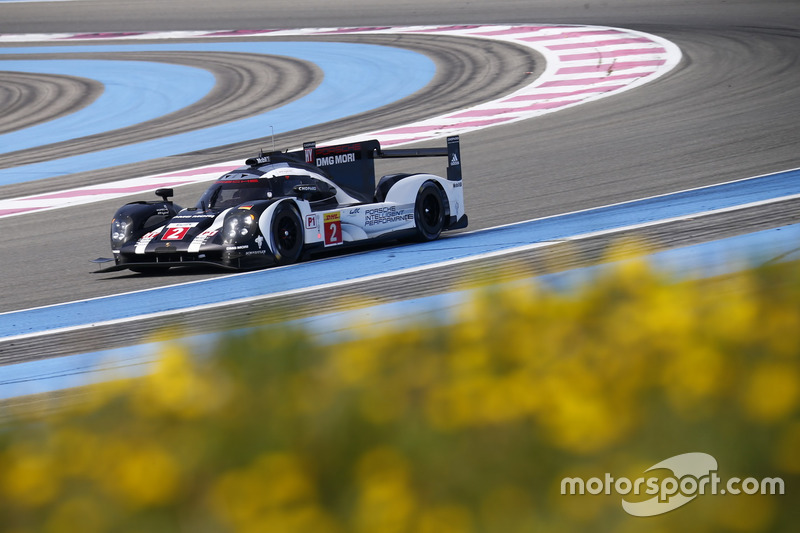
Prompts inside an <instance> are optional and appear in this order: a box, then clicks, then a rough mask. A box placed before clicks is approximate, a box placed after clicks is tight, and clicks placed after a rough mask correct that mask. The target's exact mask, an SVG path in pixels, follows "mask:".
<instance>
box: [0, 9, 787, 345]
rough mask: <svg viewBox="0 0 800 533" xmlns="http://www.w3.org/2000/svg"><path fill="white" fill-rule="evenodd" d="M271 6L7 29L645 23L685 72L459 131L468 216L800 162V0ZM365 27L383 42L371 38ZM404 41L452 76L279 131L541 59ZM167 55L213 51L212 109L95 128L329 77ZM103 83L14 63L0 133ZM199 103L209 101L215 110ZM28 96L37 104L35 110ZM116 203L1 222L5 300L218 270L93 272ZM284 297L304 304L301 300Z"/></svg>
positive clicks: (418, 101) (515, 213) (447, 101)
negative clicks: (280, 78) (275, 78)
mask: <svg viewBox="0 0 800 533" xmlns="http://www.w3.org/2000/svg"><path fill="white" fill-rule="evenodd" d="M165 4H166V5H165ZM270 5H271V6H272V10H271V11H269V12H265V8H264V6H263V3H262V2H256V1H255V0H252V1H250V0H245V1H241V0H240V1H238V2H232V3H228V4H226V5H225V7H224V8H223V7H221V5H217V4H215V3H212V2H189V1H188V0H179V1H174V2H169V3H163V2H162V3H158V2H152V3H151V2H137V3H128V2H120V1H115V0H96V1H72V2H59V3H41V4H39V3H30V4H28V3H11V4H7V3H2V2H0V33H31V32H33V33H47V32H99V31H150V30H176V29H177V30H181V29H255V28H269V27H272V28H291V27H330V26H369V25H382V26H393V25H412V24H457V23H509V22H513V23H518V24H519V23H576V24H577V23H580V24H599V25H608V26H616V27H625V28H630V29H634V30H641V31H645V32H648V33H652V34H655V35H659V36H661V37H664V38H666V39H668V40H670V41H672V42H673V43H675V44H677V45H678V46H679V47H680V48H681V51H682V52H683V60H682V62H681V63H680V65H678V67H677V68H676V69H674V70H673V71H672V72H670V73H669V74H668V75H666V76H664V77H662V78H660V79H659V80H657V81H655V82H651V83H648V84H646V85H644V86H643V87H640V88H638V89H636V90H633V91H629V92H626V93H625V94H622V95H619V96H615V97H611V98H606V99H603V100H601V101H598V102H595V103H591V104H585V105H581V106H578V107H576V108H572V109H567V110H563V111H559V112H557V113H553V114H550V115H545V116H542V117H538V118H536V119H533V120H528V121H523V122H518V123H515V124H513V125H509V126H498V127H494V128H489V129H485V130H481V131H479V132H475V133H471V134H467V135H464V136H462V156H463V160H464V165H465V184H466V186H465V194H466V202H467V207H468V212H469V215H470V229H478V228H486V227H492V226H496V225H500V224H506V223H512V222H517V221H522V220H529V219H532V218H538V217H542V216H549V215H555V214H559V213H564V212H569V211H575V210H579V209H587V208H591V207H596V206H601V205H606V204H611V203H617V202H622V201H627V200H634V199H636V198H641V197H647V196H652V195H657V194H665V193H668V192H672V191H675V190H681V189H687V188H691V187H698V186H702V185H708V184H713V183H719V182H723V181H729V180H732V179H738V178H744V177H748V176H753V175H759V174H765V173H769V172H776V171H780V170H785V169H789V168H797V167H800V151H798V146H800V127H799V126H798V124H797V119H798V117H800V55H799V54H800V3H798V2H794V1H786V2H767V3H765V2H758V1H750V2H725V1H723V0H716V1H711V0H709V1H698V2H690V3H687V2H682V1H677V0H676V1H663V0H662V1H649V0H648V1H634V2H629V1H622V0H618V1H611V2H603V3H602V4H601V3H597V4H595V3H586V2H574V1H555V0H553V1H538V2H508V1H500V2H495V1H493V2H481V3H472V2H470V3H467V2H445V1H427V2H422V1H417V0H410V1H405V2H381V1H379V2H365V1H362V0H356V1H353V2H349V3H348V7H347V8H346V9H343V8H342V7H341V6H340V7H336V6H335V5H333V4H332V3H325V2H317V1H316V0H312V1H309V2H305V3H304V4H303V5H302V6H298V5H296V4H292V3H288V2H282V1H276V2H271V3H270ZM351 39H356V40H358V39H365V40H366V41H361V42H376V41H374V40H373V39H375V38H374V37H363V36H362V37H358V38H353V37H351ZM392 44H394V45H395V46H407V47H409V48H411V49H413V50H418V51H423V52H424V53H427V54H428V55H429V56H431V57H432V58H433V59H434V60H435V61H436V63H437V71H438V74H437V77H436V78H435V79H434V82H433V83H432V84H431V85H430V86H429V87H428V89H427V90H426V91H423V92H422V93H421V94H418V95H415V96H414V97H412V98H410V99H407V100H405V101H402V102H400V103H398V104H397V105H395V106H389V107H387V108H386V109H382V110H381V111H380V113H377V114H371V115H370V116H360V117H356V118H354V119H352V120H348V121H337V122H336V123H332V124H328V125H324V126H323V127H321V128H315V130H314V131H313V132H310V131H306V132H302V131H301V132H297V133H295V134H292V135H288V136H286V137H284V138H283V139H281V142H282V143H286V144H287V145H288V146H297V145H299V143H300V142H301V141H303V140H307V138H308V136H309V135H312V138H317V139H319V138H333V137H336V136H339V135H342V134H347V133H354V132H357V131H363V130H365V129H374V128H376V127H381V126H390V125H392V124H394V123H397V122H396V121H397V120H398V119H399V118H402V122H403V123H405V122H408V120H407V119H408V117H409V114H413V113H419V114H420V116H425V115H426V114H428V113H430V112H431V111H432V110H436V111H437V113H438V112H440V111H446V110H448V109H455V108H458V107H463V106H465V105H468V104H469V103H470V102H469V100H470V99H471V98H472V99H474V100H475V101H479V100H482V99H486V98H487V97H490V96H491V95H492V94H503V93H504V92H508V91H509V90H511V89H512V88H514V87H516V86H517V85H518V84H520V83H522V82H524V81H525V79H524V78H525V76H526V75H528V74H526V73H527V72H532V71H533V72H535V71H536V69H537V68H541V65H540V64H537V58H535V57H530V56H529V55H527V54H523V53H521V52H520V51H519V50H518V49H515V48H514V47H512V46H505V45H502V44H491V45H490V44H488V43H483V44H482V46H484V47H485V48H477V47H467V46H463V45H462V43H461V42H460V41H458V40H455V39H451V40H448V41H442V42H440V41H432V40H431V39H424V38H419V37H411V36H409V38H408V39H406V38H405V37H404V38H402V39H399V38H395V39H394V40H393V43H392ZM162 59H163V58H162ZM168 60H169V61H172V62H176V63H180V64H191V63H192V62H197V61H199V62H201V63H202V64H203V65H204V67H205V68H209V69H212V70H214V72H215V74H217V75H218V80H219V82H218V83H220V84H221V85H220V89H219V90H217V91H216V93H215V96H214V97H213V98H212V96H211V95H209V97H208V98H209V100H206V101H205V102H203V105H202V106H200V105H198V107H196V108H195V109H187V110H185V111H184V112H182V113H181V114H176V115H177V116H170V117H168V119H167V121H166V122H163V123H158V122H157V123H155V124H150V125H149V126H152V128H137V127H132V128H130V129H128V130H127V131H124V132H115V133H112V134H109V135H105V136H100V137H98V138H94V139H91V140H90V142H94V143H101V144H102V143H119V142H129V139H128V136H130V138H136V137H137V136H139V137H141V136H148V135H152V134H153V132H154V131H156V130H158V131H165V130H169V131H172V128H187V127H193V126H192V125H193V123H194V122H195V121H207V122H213V121H217V120H226V119H227V113H236V109H237V107H238V106H237V105H236V100H235V99H233V98H232V97H231V98H229V97H228V96H227V95H231V94H235V95H236V99H239V98H242V99H244V100H247V99H249V101H250V102H251V103H252V102H257V103H258V104H257V105H265V106H270V105H276V106H277V105H281V102H284V101H286V98H291V92H292V91H291V90H289V91H288V92H286V91H285V92H283V93H282V92H281V90H280V89H285V88H287V87H291V88H293V89H294V90H298V88H300V87H311V86H313V83H315V80H316V79H317V78H316V77H315V72H314V68H313V67H312V66H309V65H307V64H303V63H301V62H291V61H287V62H284V63H282V64H280V65H278V64H277V62H276V63H275V64H274V65H270V66H275V67H276V68H283V69H284V71H283V72H285V73H286V82H287V83H286V85H285V86H282V87H281V88H278V90H277V94H275V95H274V96H275V99H274V100H272V99H271V98H267V99H266V100H265V99H263V98H260V97H259V94H257V93H254V92H252V91H251V90H249V88H251V87H252V86H253V83H252V81H253V80H254V79H256V78H255V77H257V76H258V75H259V74H258V72H259V71H260V70H259V69H258V68H250V66H249V65H247V62H244V64H242V63H238V64H237V62H236V61H231V58H229V57H224V54H216V55H213V57H212V56H211V55H210V56H208V57H190V56H181V57H177V56H176V57H170V58H168ZM262 60H264V59H263V58H262ZM266 61H269V59H267V60H266ZM487 69H489V71H488V72H487ZM43 82H44V83H43ZM97 91H98V88H97V87H96V86H93V84H92V83H91V82H87V81H86V80H80V79H74V78H69V77H52V76H47V77H46V79H42V78H41V77H37V76H32V75H27V76H26V75H14V76H7V75H6V73H3V75H2V78H0V97H3V98H4V99H5V98H8V101H10V102H11V103H12V105H11V111H12V112H11V113H4V115H3V117H0V131H9V129H15V128H19V127H24V126H26V125H31V124H32V123H35V122H37V121H39V122H40V121H42V120H44V119H45V117H46V116H47V115H48V113H49V114H50V116H57V115H59V114H64V113H69V112H71V111H72V110H74V109H77V108H80V106H83V105H87V104H88V103H89V102H90V101H91V100H92V99H93V98H95V97H96V95H97ZM54 94H58V95H60V96H57V97H56V96H54ZM281 94H282V95H283V96H281ZM7 95H8V96H7ZM203 107H205V108H206V109H208V112H206V113H204V112H202V111H203ZM21 109H35V110H36V112H35V113H33V112H32V113H25V112H21ZM239 109H241V108H239ZM259 142H261V143H268V142H269V141H268V140H267V139H261V140H259V141H258V142H254V143H253V145H255V146H258V145H259ZM262 145H263V144H262ZM95 146H96V145H95ZM243 148H244V147H242V146H228V147H220V148H218V149H213V150H206V151H203V152H200V153H193V154H187V155H183V156H175V157H172V158H165V159H162V160H157V161H154V162H149V163H146V164H139V165H131V166H128V167H124V168H119V169H115V176H114V177H115V179H119V178H123V177H128V176H136V175H142V174H146V173H152V172H157V171H167V170H174V169H181V168H186V167H188V166H196V165H197V164H202V163H206V162H214V161H225V160H230V159H231V158H232V157H233V155H232V154H235V153H238V152H237V151H240V150H242V149H243ZM52 149H53V151H54V152H55V151H60V150H64V151H80V150H88V149H91V147H90V146H86V145H83V146H81V145H80V143H77V144H76V143H71V142H67V143H60V144H59V145H54V146H53V147H52ZM248 149H249V148H248ZM17 155H19V156H20V158H28V159H31V158H32V159H36V158H41V157H48V156H45V155H43V154H42V150H39V151H26V152H21V153H18V154H17ZM28 159H26V160H28ZM10 164H12V163H11V162H10V161H8V160H7V159H0V166H7V165H10ZM13 164H16V163H13ZM102 179H103V176H102V175H101V174H100V173H83V174H80V175H75V176H70V177H68V178H67V179H66V180H61V181H59V184H60V187H59V188H64V184H67V185H68V186H78V185H82V184H86V183H96V182H98V181H99V180H102ZM46 186H48V185H47V184H46V183H42V182H40V183H38V184H37V183H28V184H18V185H12V186H7V187H2V188H0V196H3V197H13V196H20V195H22V194H26V193H32V192H38V191H40V190H41V188H42V187H46ZM203 188H204V187H203V186H198V187H183V188H181V189H180V190H179V193H178V195H179V196H178V197H177V198H176V201H177V202H178V203H182V204H190V203H192V202H193V200H194V199H195V198H196V197H197V195H198V194H199V191H200V190H202V189H203ZM119 203H120V202H119V201H113V202H108V203H97V204H92V205H90V206H88V207H78V208H67V209H60V210H56V211H51V212H48V213H43V214H40V215H23V216H18V217H11V218H7V219H3V220H0V235H2V236H3V238H2V241H1V242H0V268H1V270H0V272H2V279H1V280H0V294H2V297H0V312H3V311H11V310H17V309H24V308H29V307H34V306H41V305H47V304H51V303H58V302H64V301H70V300H76V299H81V298H89V297H93V296H99V295H105V294H113V293H118V292H126V291H131V290H138V289H143V288H151V287H157V286H163V285H168V284H174V283H176V282H181V281H190V280H194V279H201V278H203V277H209V276H216V275H219V274H215V273H202V274H191V275H178V276H163V277H145V276H139V275H127V274H114V275H104V276H93V275H90V274H89V272H90V271H91V269H92V268H91V266H90V265H89V264H88V262H87V259H90V258H93V257H96V256H98V255H107V254H108V250H107V232H108V220H109V218H110V216H111V214H112V213H113V212H114V210H115V208H116V207H117V206H118V204H119ZM795 212H796V211H794V210H792V209H789V210H783V211H781V212H780V213H779V214H777V215H770V216H767V215H766V214H764V215H762V216H737V215H736V214H731V215H727V216H726V218H723V219H722V220H718V221H716V222H715V224H714V225H713V226H710V228H709V227H706V226H704V227H701V228H698V227H697V225H694V226H692V227H691V229H684V230H683V231H671V232H662V234H659V236H658V242H660V243H662V244H663V245H665V246H677V245H680V244H684V243H686V242H696V241H697V240H698V239H706V240H708V239H713V238H715V237H717V236H727V235H730V234H732V233H737V232H746V231H753V230H756V229H762V228H764V227H767V226H775V225H780V224H782V223H786V222H791V221H792V220H790V219H792V218H793V217H794V218H796V215H793V213H795ZM700 236H702V237H700ZM600 247H601V248H602V246H600ZM433 277H435V276H431V275H430V274H420V275H416V276H406V277H404V278H403V279H402V280H398V282H397V284H393V287H392V291H390V292H391V294H387V295H385V296H383V295H381V294H380V293H381V291H382V290H385V287H384V288H382V287H373V288H370V289H369V291H371V294H372V296H371V297H372V298H373V299H374V298H378V299H380V298H383V297H385V298H402V297H403V296H404V295H407V294H411V293H412V292H413V293H414V294H425V293H427V292H434V291H436V290H441V286H440V285H437V284H436V283H435V281H434V280H432V278H433ZM412 289H413V290H412ZM369 291H368V292H369ZM283 305H284V306H285V307H284V308H287V307H291V306H292V305H293V302H283ZM113 336H114V335H113V331H111V332H108V335H105V336H102V337H98V338H97V340H96V342H97V343H98V346H97V347H98V348H104V347H106V346H104V345H102V343H104V342H107V340H108V339H109V338H113ZM104 339H105V340H104Z"/></svg>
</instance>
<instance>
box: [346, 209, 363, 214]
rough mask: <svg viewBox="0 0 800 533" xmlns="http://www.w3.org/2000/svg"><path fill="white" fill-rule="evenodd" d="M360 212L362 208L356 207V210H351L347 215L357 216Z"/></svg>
mask: <svg viewBox="0 0 800 533" xmlns="http://www.w3.org/2000/svg"><path fill="white" fill-rule="evenodd" d="M360 212H361V208H360V207H356V208H355V209H351V210H350V212H349V213H347V214H348V215H357V214H359V213H360Z"/></svg>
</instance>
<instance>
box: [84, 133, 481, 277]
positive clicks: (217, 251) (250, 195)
mask: <svg viewBox="0 0 800 533" xmlns="http://www.w3.org/2000/svg"><path fill="white" fill-rule="evenodd" d="M403 157H446V158H447V174H446V178H442V177H439V176H436V175H433V174H427V173H401V174H390V175H387V176H383V177H381V178H380V180H378V181H377V185H376V180H375V160H376V159H382V158H403ZM155 192H156V195H157V196H159V197H161V200H160V201H150V202H145V201H139V202H133V203H129V204H126V205H124V206H123V207H121V208H120V209H119V210H118V211H117V212H116V214H115V215H114V218H113V219H112V221H111V250H112V252H113V261H114V263H115V264H114V265H113V266H110V267H108V268H104V269H102V270H99V271H98V272H113V271H118V270H123V269H130V270H132V271H135V272H152V271H162V270H166V269H169V268H171V267H178V266H206V267H207V266H213V267H219V268H223V269H230V270H250V269H258V268H264V267H268V266H272V265H287V264H291V263H294V262H296V261H299V260H302V259H304V258H307V257H309V256H310V255H312V254H315V253H317V252H324V251H326V250H331V249H333V248H334V247H341V246H349V245H354V244H363V243H366V242H370V241H377V240H381V239H412V240H418V241H430V240H433V239H436V238H438V237H439V235H440V234H441V232H442V231H445V230H453V229H460V228H464V227H466V226H467V215H466V213H465V211H464V190H463V185H462V179H461V152H460V145H459V138H458V136H453V137H448V138H447V145H446V146H445V147H442V148H420V149H386V150H384V149H382V148H381V146H380V143H379V142H378V141H377V140H374V139H373V140H368V141H363V142H357V143H352V144H340V145H335V146H326V147H317V146H316V143H314V142H310V143H305V144H304V145H303V149H302V150H299V151H295V152H290V151H286V152H272V153H267V154H264V153H261V154H260V155H259V156H257V157H253V158H251V159H247V160H246V161H245V164H244V166H242V167H240V168H237V169H236V170H233V171H231V172H228V173H227V174H225V175H223V176H221V177H220V178H218V179H217V180H216V181H215V182H214V184H213V185H211V187H209V188H208V190H207V191H206V192H205V194H203V195H202V197H201V198H200V200H199V202H198V203H197V205H196V206H194V207H188V208H186V209H182V208H181V207H179V206H177V205H175V204H174V203H173V202H172V201H171V200H170V198H171V197H172V196H174V194H173V190H172V189H166V188H165V189H158V190H157V191H155ZM111 261H112V259H110V258H109V259H104V258H100V259H96V260H95V262H111Z"/></svg>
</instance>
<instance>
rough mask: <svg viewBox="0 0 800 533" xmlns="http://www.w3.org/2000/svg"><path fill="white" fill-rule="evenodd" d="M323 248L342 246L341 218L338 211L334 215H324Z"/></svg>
mask: <svg viewBox="0 0 800 533" xmlns="http://www.w3.org/2000/svg"><path fill="white" fill-rule="evenodd" d="M324 228H325V246H335V245H337V244H342V242H343V241H342V216H341V213H340V212H339V211H336V212H335V213H325V217H324Z"/></svg>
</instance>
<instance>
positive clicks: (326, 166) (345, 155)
mask: <svg viewBox="0 0 800 533" xmlns="http://www.w3.org/2000/svg"><path fill="white" fill-rule="evenodd" d="M289 155H292V156H294V157H299V158H300V159H302V160H304V161H305V162H306V163H309V164H311V165H315V166H317V167H319V168H321V169H322V170H324V171H325V172H327V173H328V175H329V176H330V177H331V179H333V181H334V182H336V183H337V184H338V185H340V186H342V187H344V188H346V189H350V190H351V191H353V192H356V193H359V195H360V196H364V197H367V198H372V196H373V194H374V192H375V159H390V158H402V157H447V179H448V180H450V181H461V147H460V144H459V137H458V135H453V136H451V137H448V138H447V145H446V146H444V147H441V148H392V149H386V150H384V149H382V148H381V144H380V142H378V141H377V140H375V139H372V140H369V141H362V142H357V143H348V144H338V145H334V146H323V147H317V145H316V143H315V142H307V143H304V144H303V150H302V151H298V152H289Z"/></svg>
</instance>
